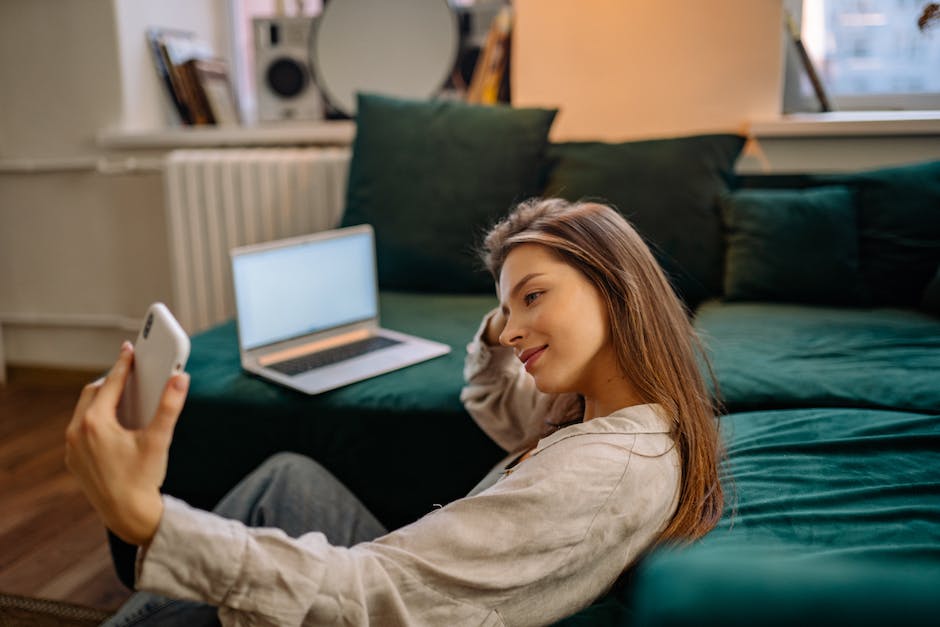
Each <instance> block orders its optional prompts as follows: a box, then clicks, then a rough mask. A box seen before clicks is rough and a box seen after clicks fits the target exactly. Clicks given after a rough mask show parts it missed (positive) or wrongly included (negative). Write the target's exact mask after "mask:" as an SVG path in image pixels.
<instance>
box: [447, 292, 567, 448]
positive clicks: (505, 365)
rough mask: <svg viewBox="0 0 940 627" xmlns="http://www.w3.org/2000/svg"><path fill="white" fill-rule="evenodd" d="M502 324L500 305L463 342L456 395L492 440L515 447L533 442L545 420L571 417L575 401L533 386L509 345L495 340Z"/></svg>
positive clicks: (565, 419)
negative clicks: (464, 350) (461, 384)
mask: <svg viewBox="0 0 940 627" xmlns="http://www.w3.org/2000/svg"><path fill="white" fill-rule="evenodd" d="M504 325H505V318H504V317H503V315H502V313H501V312H500V310H499V309H494V310H493V311H491V312H490V313H488V314H487V315H486V316H484V318H483V322H482V323H481V324H480V328H479V329H478V330H477V332H476V334H475V335H474V338H473V340H472V341H471V342H470V343H469V344H468V345H467V357H466V360H465V362H464V380H465V381H466V385H465V386H464V388H463V390H461V392H460V400H461V401H462V402H463V404H464V407H465V408H466V409H467V411H468V412H469V413H470V415H471V416H473V419H474V420H476V422H477V424H479V425H480V428H481V429H483V431H484V432H486V434H487V435H488V436H490V438H492V439H493V441H495V442H496V443H497V444H499V445H500V446H501V447H503V448H504V449H505V450H506V451H508V452H514V451H517V450H519V449H520V448H522V447H523V446H525V445H527V444H534V442H535V440H537V439H538V438H539V437H540V436H541V434H542V432H543V431H544V430H545V422H546V421H551V422H554V423H556V424H559V423H562V422H567V421H568V420H571V419H573V418H576V417H577V414H578V412H579V411H580V403H579V401H578V397H577V395H575V394H545V393H543V392H540V391H539V390H538V389H537V388H536V387H535V380H534V379H533V378H532V377H531V376H530V375H529V373H527V372H526V370H525V367H524V366H523V364H522V362H521V361H519V359H518V358H517V357H516V355H515V353H514V352H513V349H512V348H509V347H507V346H502V345H500V344H499V342H498V339H499V334H500V332H502V330H503V326H504Z"/></svg>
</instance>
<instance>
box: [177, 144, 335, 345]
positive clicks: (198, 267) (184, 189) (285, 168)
mask: <svg viewBox="0 0 940 627" xmlns="http://www.w3.org/2000/svg"><path fill="white" fill-rule="evenodd" d="M349 156H350V150H349V149H348V148H297V149H288V148H277V149H274V148H251V149H226V150H175V151H173V152H171V153H169V154H168V155H167V160H166V176H165V180H166V206H167V224H168V227H169V240H170V263H171V267H170V271H171V277H172V286H173V303H172V304H171V307H172V308H173V311H174V313H175V314H176V316H177V317H178V319H179V321H180V323H181V324H182V325H183V327H184V328H185V329H186V331H187V332H189V333H196V332H198V331H201V330H203V329H206V328H208V327H210V326H212V325H214V324H217V323H219V322H222V321H224V320H227V319H229V318H232V317H233V316H234V315H235V304H234V303H235V301H234V296H233V293H232V271H231V263H230V261H229V250H231V249H232V248H234V247H236V246H243V245H245V244H255V243H258V242H266V241H271V240H275V239H282V238H285V237H291V236H294V235H303V234H306V233H312V232H314V231H322V230H325V229H331V228H335V227H336V226H337V225H338V224H339V222H340V219H341V217H342V213H343V208H344V205H345V194H346V177H347V174H348V170H349Z"/></svg>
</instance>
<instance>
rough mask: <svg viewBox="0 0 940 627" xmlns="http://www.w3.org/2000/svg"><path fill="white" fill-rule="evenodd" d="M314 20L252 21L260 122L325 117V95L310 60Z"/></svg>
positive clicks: (266, 19) (276, 19)
mask: <svg viewBox="0 0 940 627" xmlns="http://www.w3.org/2000/svg"><path fill="white" fill-rule="evenodd" d="M313 19H314V18H312V17H264V18H255V19H254V20H253V26H254V39H255V91H256V94H257V103H258V119H259V121H261V122H278V121H284V120H319V119H322V118H323V98H322V96H321V94H320V90H319V89H317V85H316V83H315V82H314V80H313V74H312V73H311V71H310V62H309V60H308V55H309V46H310V34H311V32H312V27H313Z"/></svg>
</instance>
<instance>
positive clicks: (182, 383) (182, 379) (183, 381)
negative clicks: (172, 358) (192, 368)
mask: <svg viewBox="0 0 940 627" xmlns="http://www.w3.org/2000/svg"><path fill="white" fill-rule="evenodd" d="M188 385H189V375H188V374H181V375H178V376H177V377H175V378H174V379H173V387H174V388H176V389H177V390H179V391H180V392H182V391H184V390H185V389H186V387H187V386H188Z"/></svg>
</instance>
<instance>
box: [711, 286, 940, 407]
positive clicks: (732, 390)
mask: <svg viewBox="0 0 940 627" xmlns="http://www.w3.org/2000/svg"><path fill="white" fill-rule="evenodd" d="M695 326H696V329H697V330H698V331H699V333H700V334H701V336H702V338H703V340H704V341H705V343H706V346H707V347H708V352H709V355H710V357H711V360H712V366H713V367H714V369H715V374H716V375H717V378H718V382H719V385H720V387H721V392H722V396H723V399H724V402H725V405H726V407H727V408H728V409H729V410H730V411H741V410H747V409H758V408H788V407H814V406H856V407H875V408H889V409H890V408H895V409H905V410H913V411H927V412H932V411H940V385H937V380H938V379H937V373H938V372H940V319H937V318H936V317H932V316H930V315H928V314H925V313H921V312H917V311H912V310H904V309H844V308H830V307H813V306H808V305H791V304H787V305H784V304H771V303H722V302H718V301H710V302H708V303H705V304H704V305H702V307H700V308H699V311H698V312H697V316H696V319H695Z"/></svg>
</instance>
